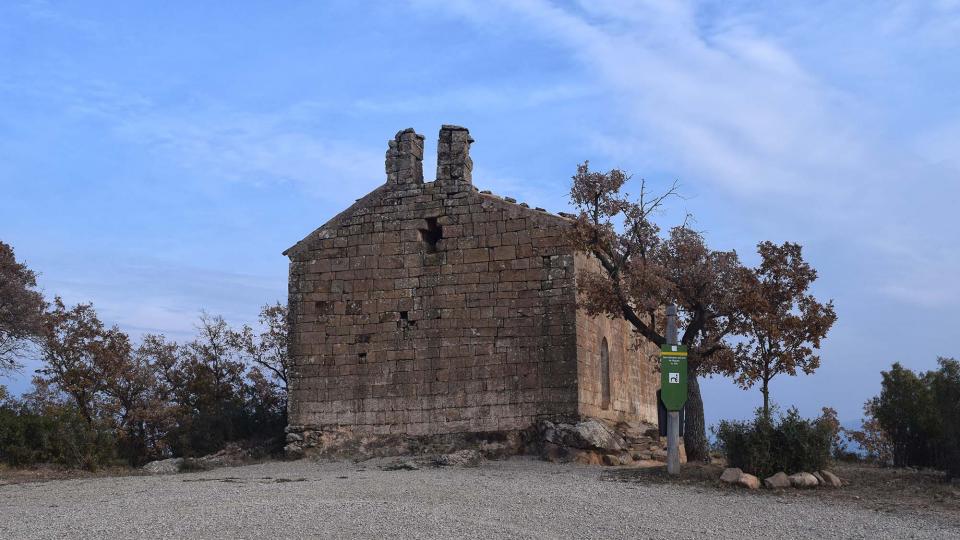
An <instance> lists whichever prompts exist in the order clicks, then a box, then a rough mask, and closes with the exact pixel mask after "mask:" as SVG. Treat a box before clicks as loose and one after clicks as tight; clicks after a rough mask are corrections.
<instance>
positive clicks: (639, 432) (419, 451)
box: [284, 417, 686, 466]
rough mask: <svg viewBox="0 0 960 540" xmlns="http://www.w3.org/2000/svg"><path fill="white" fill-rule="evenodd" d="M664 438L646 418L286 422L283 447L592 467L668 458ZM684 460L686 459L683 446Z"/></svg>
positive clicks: (301, 451)
mask: <svg viewBox="0 0 960 540" xmlns="http://www.w3.org/2000/svg"><path fill="white" fill-rule="evenodd" d="M666 445H667V441H666V437H660V435H659V431H658V430H657V427H656V426H653V425H650V424H645V423H642V422H620V423H613V422H609V421H605V420H600V419H595V418H577V417H552V418H550V419H546V418H542V419H540V420H538V421H537V422H536V423H535V424H533V425H531V426H529V427H528V428H526V429H522V430H508V431H484V432H466V433H442V434H435V435H401V434H393V435H379V434H369V433H360V432H357V431H355V430H354V429H352V428H350V427H345V426H288V427H287V445H286V446H285V447H284V450H285V452H286V454H287V456H288V457H290V458H292V459H297V458H302V457H312V458H330V459H354V460H358V461H359V460H365V459H370V458H375V457H390V456H418V455H427V454H450V453H453V452H457V451H460V450H476V451H478V452H479V453H480V454H481V455H482V456H483V457H485V458H487V459H504V458H507V457H510V456H515V455H532V456H538V457H540V458H542V459H545V460H548V461H553V462H558V463H566V462H576V463H583V464H591V465H613V466H619V465H632V464H634V463H642V462H651V461H659V462H666V459H667V450H666ZM680 459H681V462H686V454H685V453H684V451H683V446H682V444H681V447H680Z"/></svg>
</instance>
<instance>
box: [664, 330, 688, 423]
mask: <svg viewBox="0 0 960 540" xmlns="http://www.w3.org/2000/svg"><path fill="white" fill-rule="evenodd" d="M660 399H662V400H663V404H664V405H666V407H667V410H668V411H679V410H680V409H682V408H683V404H684V403H686V402H687V348H686V347H685V346H683V345H661V346H660Z"/></svg>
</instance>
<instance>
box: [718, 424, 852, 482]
mask: <svg viewBox="0 0 960 540" xmlns="http://www.w3.org/2000/svg"><path fill="white" fill-rule="evenodd" d="M835 420H836V418H835V417H831V416H830V415H829V414H825V415H824V416H822V417H820V418H818V419H816V420H805V419H803V418H801V417H800V413H799V412H797V410H796V409H795V408H791V409H790V410H788V411H787V413H786V414H784V415H782V416H780V417H779V418H776V419H774V418H773V416H767V415H764V414H763V413H762V411H758V412H757V416H756V418H754V420H753V421H750V422H735V421H723V422H720V425H719V426H718V427H717V428H716V429H715V434H716V436H717V443H718V445H719V447H720V449H721V450H722V451H723V453H724V455H725V456H726V458H727V463H728V464H729V466H730V467H739V468H740V469H742V470H743V471H745V472H748V473H750V474H754V475H757V476H759V477H761V478H764V477H767V476H770V475H772V474H775V473H777V472H779V471H784V472H786V473H787V474H792V473H795V472H800V471H816V470H819V469H822V468H823V467H824V466H825V465H826V464H827V461H828V459H829V458H830V449H831V446H832V445H833V442H834V440H835V438H836V436H837V426H836V422H835Z"/></svg>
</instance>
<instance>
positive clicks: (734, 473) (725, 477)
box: [720, 467, 743, 484]
mask: <svg viewBox="0 0 960 540" xmlns="http://www.w3.org/2000/svg"><path fill="white" fill-rule="evenodd" d="M742 474H743V471H741V470H740V469H738V468H736V467H729V468H727V469H724V470H723V473H722V474H721V475H720V481H721V482H726V483H727V484H735V483H737V480H740V475H742Z"/></svg>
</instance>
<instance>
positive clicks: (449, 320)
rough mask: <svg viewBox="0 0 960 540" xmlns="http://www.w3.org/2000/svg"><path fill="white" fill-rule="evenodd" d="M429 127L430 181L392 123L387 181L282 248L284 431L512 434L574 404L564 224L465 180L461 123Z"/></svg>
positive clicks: (409, 137) (573, 333) (416, 143)
mask: <svg viewBox="0 0 960 540" xmlns="http://www.w3.org/2000/svg"><path fill="white" fill-rule="evenodd" d="M439 139H440V140H439V143H440V145H439V146H440V156H439V159H438V181H437V182H433V183H423V174H422V157H423V137H422V136H419V135H417V134H416V133H414V132H413V131H412V130H405V131H402V132H400V133H398V134H397V136H396V138H395V139H394V140H393V141H391V142H390V146H389V149H388V151H387V156H386V169H387V175H388V182H387V183H386V184H385V185H383V186H381V187H380V188H377V189H376V190H374V191H373V192H371V193H370V194H369V195H367V196H366V197H364V198H362V199H360V200H359V201H357V203H356V204H354V205H353V206H351V207H350V208H349V209H347V210H346V211H344V212H343V213H341V214H340V215H338V216H336V217H335V218H334V219H332V220H331V221H330V222H328V223H327V224H325V225H324V226H323V227H321V228H320V229H318V230H317V231H315V232H314V233H312V234H311V235H309V236H308V237H307V238H305V239H304V240H303V241H301V242H299V243H298V244H297V245H295V246H293V247H292V248H291V249H289V250H288V251H287V252H286V254H287V255H288V256H289V257H290V290H289V306H290V318H291V323H292V325H291V345H290V349H291V354H292V357H293V364H294V366H293V369H292V376H291V383H290V392H291V396H290V409H289V414H290V424H291V427H290V430H291V431H292V432H294V433H296V432H297V431H300V432H302V431H304V430H308V431H312V430H324V429H327V428H330V429H342V428H343V427H348V428H350V429H352V430H353V431H355V432H357V433H368V434H406V435H421V434H438V433H458V432H483V431H509V430H516V429H523V428H525V427H527V426H529V425H531V424H532V423H533V422H534V421H535V419H536V418H538V417H540V416H556V415H571V414H576V412H577V410H578V406H577V400H578V393H577V386H576V377H577V374H578V369H579V370H583V367H582V366H578V362H577V331H578V327H577V321H578V318H577V315H576V310H575V284H574V257H573V255H572V254H571V252H570V250H569V248H567V247H565V246H564V244H563V240H562V236H561V235H562V232H563V227H565V226H566V223H567V222H566V220H565V219H564V218H561V217H559V216H554V215H552V214H548V213H546V212H543V211H540V210H539V209H530V208H526V207H524V206H521V205H518V204H515V201H512V200H510V199H501V198H499V197H496V196H494V195H491V194H488V193H480V192H478V191H477V190H476V188H474V187H473V185H472V184H471V176H470V171H471V169H472V162H470V157H469V152H468V150H469V145H470V143H472V142H473V140H472V139H471V138H470V137H469V133H467V131H466V130H465V129H463V128H459V127H457V126H444V127H443V129H442V130H441V133H440V138H439ZM581 394H582V393H581ZM623 406H624V407H629V405H627V404H624V405H623ZM294 437H296V435H294Z"/></svg>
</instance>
